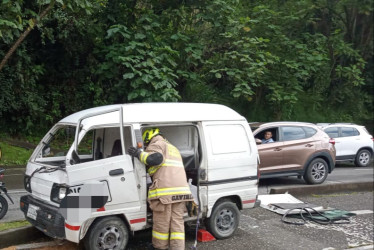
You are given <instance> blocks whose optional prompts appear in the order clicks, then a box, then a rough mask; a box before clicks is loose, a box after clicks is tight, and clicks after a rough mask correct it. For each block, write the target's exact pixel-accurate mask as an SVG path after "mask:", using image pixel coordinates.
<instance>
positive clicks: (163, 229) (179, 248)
mask: <svg viewBox="0 0 374 250" xmlns="http://www.w3.org/2000/svg"><path fill="white" fill-rule="evenodd" d="M151 203H153V204H151V208H152V210H153V228H152V244H153V247H154V248H158V249H168V248H169V249H170V250H184V220H183V214H184V211H185V210H186V204H185V202H177V203H170V204H162V203H161V202H160V201H159V200H153V201H151Z"/></svg>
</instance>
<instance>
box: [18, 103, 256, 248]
mask: <svg viewBox="0 0 374 250" xmlns="http://www.w3.org/2000/svg"><path fill="white" fill-rule="evenodd" d="M149 127H158V128H159V129H160V131H161V132H162V134H163V135H164V136H165V138H167V140H168V141H170V142H171V143H172V144H173V145H174V146H176V147H177V148H178V149H179V151H180V153H181V155H182V158H183V163H184V167H185V170H186V175H187V179H188V180H189V183H190V186H191V189H195V190H196V192H195V198H196V200H197V203H198V204H199V213H198V214H197V215H192V216H189V215H188V213H186V214H185V221H196V220H197V219H198V218H199V219H201V220H202V221H204V222H205V223H206V227H207V229H208V230H209V231H210V232H211V233H212V234H213V235H214V236H215V237H216V238H218V239H223V238H228V237H230V236H232V235H233V234H234V233H235V231H236V229H237V228H238V225H239V220H240V210H243V209H247V208H253V207H255V206H257V205H258V204H259V202H257V194H258V152H257V146H256V143H255V140H254V137H253V135H252V132H251V129H250V127H249V126H248V122H247V121H246V119H245V118H244V117H242V116H241V115H239V114H238V113H237V112H235V111H233V110H232V109H230V108H228V107H226V106H223V105H218V104H198V103H141V104H121V105H110V106H103V107H96V108H92V109H87V110H83V111H80V112H77V113H75V114H72V115H70V116H68V117H66V118H64V119H62V120H61V121H60V122H58V123H57V124H56V125H55V126H54V127H52V129H51V130H50V131H49V132H48V133H47V134H46V135H45V136H44V138H43V139H42V140H41V142H40V143H39V145H38V146H37V148H36V149H35V151H34V152H33V154H32V156H31V157H30V160H29V162H28V164H27V169H26V174H25V178H24V185H25V189H26V190H27V192H28V194H27V195H25V196H23V197H21V200H20V207H21V210H22V211H23V213H24V214H25V217H26V219H27V220H28V221H29V222H30V223H31V224H32V225H33V226H34V227H36V228H38V229H39V230H41V231H42V232H44V233H45V234H46V235H48V236H51V237H53V238H59V239H67V240H69V241H72V242H76V243H79V242H80V241H84V244H85V246H86V248H87V249H123V248H125V246H126V244H127V242H128V240H129V235H130V233H131V232H135V231H138V230H143V229H146V228H148V227H151V226H152V211H151V210H150V209H149V207H148V206H147V191H148V190H147V188H148V186H149V177H148V178H147V173H146V168H145V166H144V164H143V163H141V162H140V161H139V160H138V159H137V158H133V157H131V156H130V155H129V154H127V149H128V148H129V147H131V146H134V147H138V148H143V141H142V132H143V131H144V130H145V129H147V128H149ZM147 179H148V184H147Z"/></svg>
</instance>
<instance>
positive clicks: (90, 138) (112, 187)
mask: <svg viewBox="0 0 374 250" xmlns="http://www.w3.org/2000/svg"><path fill="white" fill-rule="evenodd" d="M100 121H105V124H106V125H102V124H103V122H100ZM108 121H110V122H108ZM108 124H110V125H108ZM77 128H79V129H76V136H75V142H74V144H73V146H72V147H71V149H70V150H69V153H68V157H67V162H66V172H67V175H68V180H69V184H70V187H69V190H70V192H73V193H75V192H79V190H80V188H79V187H80V186H82V185H84V184H85V183H89V182H103V183H105V185H101V186H105V187H106V188H107V189H108V190H107V191H108V192H107V193H108V194H109V197H108V201H107V203H106V204H105V205H104V207H103V208H101V209H99V210H100V211H103V210H113V209H122V210H123V211H124V212H125V211H126V210H127V209H129V210H131V211H137V210H140V206H141V205H140V199H139V194H140V190H139V189H138V188H137V182H136V177H135V173H134V167H133V162H132V159H131V157H130V156H129V155H128V154H126V151H125V145H131V144H132V138H131V127H130V126H125V127H124V126H123V122H122V108H117V109H110V110H106V111H105V112H99V113H94V114H90V115H87V116H84V117H82V118H81V119H80V120H79V122H78V124H77ZM125 134H126V137H125Z"/></svg>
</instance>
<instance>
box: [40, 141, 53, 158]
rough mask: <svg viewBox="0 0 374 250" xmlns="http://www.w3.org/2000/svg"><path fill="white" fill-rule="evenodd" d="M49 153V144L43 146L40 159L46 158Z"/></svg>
mask: <svg viewBox="0 0 374 250" xmlns="http://www.w3.org/2000/svg"><path fill="white" fill-rule="evenodd" d="M50 153H51V148H50V147H49V144H47V145H45V146H44V148H43V150H42V157H45V156H48V155H50Z"/></svg>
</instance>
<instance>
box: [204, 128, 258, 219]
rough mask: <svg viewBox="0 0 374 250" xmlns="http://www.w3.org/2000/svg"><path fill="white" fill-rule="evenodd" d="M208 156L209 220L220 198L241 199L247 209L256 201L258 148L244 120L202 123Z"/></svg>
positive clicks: (206, 182) (206, 184)
mask: <svg viewBox="0 0 374 250" xmlns="http://www.w3.org/2000/svg"><path fill="white" fill-rule="evenodd" d="M203 128H204V138H205V142H206V151H207V152H206V156H207V173H208V174H207V180H206V181H202V182H200V185H203V186H207V187H208V217H209V216H210V213H211V209H212V207H213V206H214V204H215V203H216V201H217V200H218V199H219V198H222V197H227V196H239V198H240V200H241V201H242V203H243V204H245V206H244V207H251V206H250V205H249V203H253V204H254V202H255V200H256V195H257V183H258V181H257V156H258V152H257V147H256V145H255V143H254V139H253V135H252V132H251V130H250V129H249V127H248V124H247V123H246V122H245V121H233V122H226V121H225V122H203Z"/></svg>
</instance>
